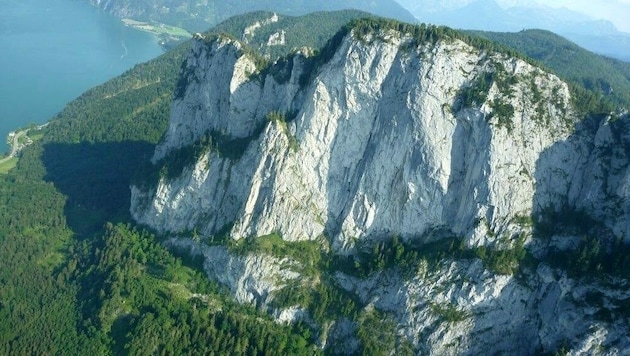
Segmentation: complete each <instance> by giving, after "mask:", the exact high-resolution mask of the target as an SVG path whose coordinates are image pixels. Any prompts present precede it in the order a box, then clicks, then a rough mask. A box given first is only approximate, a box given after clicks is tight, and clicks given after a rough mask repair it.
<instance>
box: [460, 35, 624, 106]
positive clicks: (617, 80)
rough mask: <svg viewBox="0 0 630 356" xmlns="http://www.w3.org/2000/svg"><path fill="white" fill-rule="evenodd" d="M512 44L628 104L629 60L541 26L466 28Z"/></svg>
mask: <svg viewBox="0 0 630 356" xmlns="http://www.w3.org/2000/svg"><path fill="white" fill-rule="evenodd" d="M467 32H468V33H470V34H471V35H474V36H479V37H482V38H487V39H490V40H492V41H495V42H498V43H501V44H503V45H505V46H507V47H509V48H513V49H515V50H516V51H518V52H519V53H522V54H523V55H525V56H527V57H529V58H533V59H535V60H537V61H539V62H540V63H542V64H543V65H545V66H546V67H548V68H551V69H552V70H553V71H554V73H556V74H557V75H558V76H560V77H562V78H565V80H570V81H573V82H576V83H579V84H581V85H583V86H584V87H585V88H588V89H590V90H592V91H594V92H599V93H600V94H602V95H606V96H607V97H608V98H609V99H610V100H611V101H614V102H615V103H617V104H618V105H619V104H620V105H622V106H625V107H629V106H630V63H627V62H622V61H620V60H616V59H612V58H606V57H603V56H600V55H597V54H595V53H592V52H589V51H587V50H585V49H583V48H581V47H579V46H578V45H576V44H574V43H572V42H570V41H568V40H566V39H564V38H562V37H560V36H558V35H556V34H554V33H552V32H549V31H544V30H524V31H520V32H514V33H511V32H485V31H467Z"/></svg>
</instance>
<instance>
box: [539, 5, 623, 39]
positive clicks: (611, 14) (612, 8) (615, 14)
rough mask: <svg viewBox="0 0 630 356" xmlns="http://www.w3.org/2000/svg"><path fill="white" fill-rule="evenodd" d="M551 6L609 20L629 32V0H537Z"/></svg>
mask: <svg viewBox="0 0 630 356" xmlns="http://www.w3.org/2000/svg"><path fill="white" fill-rule="evenodd" d="M537 2H538V3H540V4H544V5H547V6H551V7H566V8H568V9H571V10H575V11H578V12H581V13H584V14H587V15H590V16H592V17H595V18H603V19H606V20H609V21H611V22H612V23H614V24H615V26H617V28H618V29H619V30H621V31H624V32H630V0H546V1H537Z"/></svg>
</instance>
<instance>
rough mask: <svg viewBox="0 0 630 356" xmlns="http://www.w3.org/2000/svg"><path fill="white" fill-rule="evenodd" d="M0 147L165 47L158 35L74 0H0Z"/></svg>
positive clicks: (2, 147) (5, 145)
mask: <svg viewBox="0 0 630 356" xmlns="http://www.w3.org/2000/svg"><path fill="white" fill-rule="evenodd" d="M0 53H1V55H0V153H2V152H6V151H8V146H7V144H6V142H5V138H6V136H7V134H8V133H9V132H10V131H13V130H15V129H16V128H18V127H24V126H27V125H29V124H31V123H36V124H41V123H44V122H46V121H48V120H49V119H50V118H51V117H52V116H54V115H55V114H56V113H58V112H59V111H61V109H63V107H64V106H65V104H66V103H68V102H69V101H71V100H72V99H74V98H76V97H77V96H79V95H80V94H81V93H83V92H84V91H86V90H87V89H89V88H91V87H93V86H95V85H98V84H101V83H103V82H105V81H107V80H108V79H110V78H113V77H115V76H117V75H119V74H121V73H123V72H124V71H125V70H127V69H130V68H131V67H133V66H134V65H135V64H137V63H140V62H145V61H147V60H150V59H152V58H155V57H157V56H159V55H160V54H161V53H163V50H162V48H161V47H160V46H159V45H158V42H157V38H156V37H155V36H153V35H152V34H150V33H146V32H142V31H139V30H136V29H133V28H130V27H127V26H124V25H123V23H122V22H121V21H120V20H119V19H117V18H115V17H113V16H110V15H108V14H105V13H103V12H102V11H100V10H99V9H97V8H94V7H92V6H90V5H88V4H85V3H83V2H81V1H79V0H19V1H16V0H0Z"/></svg>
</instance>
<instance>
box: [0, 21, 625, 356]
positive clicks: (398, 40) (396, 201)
mask: <svg viewBox="0 0 630 356" xmlns="http://www.w3.org/2000/svg"><path fill="white" fill-rule="evenodd" d="M364 15H365V14H364V13H360V12H354V11H344V12H335V13H317V14H310V15H308V16H305V17H302V18H293V17H285V16H280V15H275V14H273V13H265V12H261V13H255V14H251V15H244V16H240V17H238V18H234V19H230V20H227V21H225V22H223V23H222V24H220V25H218V26H217V27H216V28H214V29H213V30H212V31H210V32H206V33H203V34H202V36H203V38H199V39H197V40H194V41H189V42H186V43H185V44H184V45H182V46H180V47H177V48H175V49H174V50H172V51H169V52H167V53H165V54H164V55H163V56H161V57H160V58H157V59H155V60H153V61H150V62H148V63H146V64H142V65H138V66H136V67H135V68H133V69H132V70H130V71H128V72H127V73H125V74H124V75H122V76H120V77H118V78H115V79H113V80H111V81H109V82H108V83H105V84H104V85H101V86H98V87H96V88H94V89H92V90H90V91H88V92H86V93H85V94H83V95H82V96H81V97H79V98H78V99H77V100H74V101H73V102H71V103H70V104H69V105H68V106H67V107H66V108H65V109H64V110H63V111H62V112H61V113H60V114H59V115H57V116H56V117H55V118H53V119H52V120H51V122H50V124H49V125H48V126H47V127H46V128H45V129H44V131H43V132H42V134H43V137H41V139H39V140H36V141H35V142H34V143H33V144H32V145H31V146H29V147H27V148H26V149H25V150H24V151H23V154H22V156H21V157H20V160H19V162H18V164H17V166H16V167H15V168H13V169H12V170H11V171H9V172H8V173H7V174H6V175H0V221H2V222H3V224H0V260H2V261H3V267H4V268H2V269H0V320H2V321H3V322H2V323H0V354H127V353H131V354H138V353H165V354H210V353H212V352H214V353H215V354H239V353H251V354H262V353H270V354H319V353H357V354H358V353H362V354H383V353H392V352H393V353H396V354H414V353H415V354H425V353H430V352H433V353H438V354H444V353H447V354H448V353H457V354H474V353H491V352H500V353H515V354H526V353H555V352H573V353H580V352H583V353H595V352H602V353H619V354H623V353H624V352H626V351H627V350H628V349H629V346H628V344H629V341H628V336H627V335H628V332H627V330H628V321H627V320H628V317H627V316H628V313H629V310H630V307H629V306H628V300H630V299H628V298H629V297H630V296H629V295H628V290H627V280H628V278H630V275H629V274H628V271H629V270H630V269H629V267H630V259H629V258H628V256H630V254H629V253H628V252H629V249H628V245H627V243H626V242H624V240H626V241H627V239H628V231H627V217H628V216H629V215H628V211H627V210H628V207H627V201H628V200H627V198H626V197H627V194H628V193H627V192H628V189H627V187H626V186H627V183H626V182H627V181H628V178H627V169H628V168H627V167H628V164H627V157H628V152H629V151H628V146H629V145H628V136H627V132H628V129H627V127H628V126H627V125H628V121H629V118H628V115H627V113H624V112H623V111H620V112H615V113H613V114H611V111H610V110H609V109H608V104H607V103H606V102H605V101H606V100H604V101H599V100H598V99H601V98H600V96H598V95H597V94H596V93H593V92H591V91H587V90H585V89H584V88H580V87H579V86H577V85H567V84H566V83H565V82H563V81H562V80H560V79H559V78H560V77H561V75H560V74H558V76H556V75H554V74H551V73H549V72H547V71H546V70H543V69H541V68H539V67H537V66H536V63H537V62H536V61H534V60H531V59H528V58H526V57H524V56H523V55H522V54H518V53H516V52H515V51H512V50H506V49H505V48H504V47H502V46H500V45H497V44H496V43H492V42H489V41H488V40H483V39H480V38H479V37H478V36H477V34H475V37H473V36H472V35H468V34H464V33H461V32H456V31H453V30H450V29H447V28H436V27H431V26H417V27H416V26H410V25H405V24H400V23H397V22H391V21H383V20H369V21H366V20H363V21H357V22H353V23H351V24H350V25H347V26H345V27H344V28H343V29H342V30H339V29H340V28H341V27H342V26H343V25H345V24H347V23H348V21H349V20H350V19H352V18H356V17H363V16H364ZM325 19H326V20H329V21H330V22H326V21H324V20H325ZM314 24H317V26H315V25H314ZM252 29H253V30H254V31H252ZM283 32H284V35H283ZM226 33H227V34H226ZM283 38H284V40H283ZM327 40H330V42H329V43H328V45H325V44H326V42H327ZM550 43H551V44H554V45H555V42H553V41H551V42H550ZM276 56H278V57H276ZM587 58H588V57H587ZM551 63H554V62H553V61H552V62H551ZM569 63H570V62H569ZM562 65H566V64H560V66H562ZM609 70H611V71H614V70H618V69H617V68H616V67H614V66H613V67H611V68H609ZM554 71H557V72H558V73H559V72H560V71H559V70H558V69H557V68H555V69H554ZM620 75H621V74H620ZM562 77H563V76H562ZM618 90H621V89H617V88H615V91H618ZM237 99H238V100H237ZM248 112H249V113H251V114H252V115H251V116H248V115H246V113H248ZM180 124H181V125H180ZM215 128H216V129H215ZM208 129H209V130H208ZM300 182H301V183H304V184H299V183H300ZM213 183H217V184H213ZM294 183H295V184H296V185H294ZM130 187H133V191H132V190H131V189H130ZM176 191H178V192H179V194H176V193H175V192H176ZM221 192H224V194H221ZM132 193H133V194H132ZM154 193H155V194H154ZM169 196H171V197H173V199H172V200H169V199H167V197H169ZM195 197H197V198H198V199H195ZM208 198H216V199H215V200H209V199H208ZM132 199H133V200H132ZM218 201H220V202H222V204H221V205H219V204H218V203H217V202H218ZM161 204H163V205H161ZM199 206H201V207H202V209H197V207H199ZM213 211H214V212H216V211H219V213H217V214H212V212H213ZM242 212H245V213H247V212H254V213H257V214H254V215H248V214H241V213H242ZM322 212H324V213H322ZM131 213H133V215H134V216H135V217H136V218H137V219H138V220H139V221H144V222H145V223H146V225H145V224H138V223H137V222H135V221H134V220H133V219H132V216H131ZM154 213H155V214H154ZM258 213H260V214H258ZM165 215H167V216H170V218H171V219H170V220H169V219H167V218H166V217H165ZM232 217H236V219H234V221H233V222H234V224H232V223H231V222H232V221H230V220H231V218H232ZM188 220H189V222H190V225H188ZM221 220H227V221H229V223H228V224H225V225H223V226H219V225H221V224H220V223H219V222H220V221H221ZM440 222H444V224H440ZM436 223H438V224H439V225H438V226H435V224H436ZM151 227H152V228H151ZM269 231H271V232H270V233H269V234H266V235H265V236H257V235H259V234H264V233H267V232H269ZM322 231H323V232H324V233H322V234H318V232H322ZM294 232H295V233H294ZM239 237H241V238H239ZM164 246H168V247H169V249H166V248H165V247H164ZM208 276H209V277H210V278H208ZM33 325H36V326H37V327H33ZM322 349H323V350H322Z"/></svg>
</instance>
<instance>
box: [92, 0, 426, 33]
mask: <svg viewBox="0 0 630 356" xmlns="http://www.w3.org/2000/svg"><path fill="white" fill-rule="evenodd" d="M87 1H88V2H89V3H90V4H92V5H95V6H98V7H100V8H102V9H104V10H105V11H107V12H109V13H111V14H113V15H115V16H118V17H120V18H131V19H134V20H140V21H148V22H157V23H163V24H168V25H173V26H178V27H182V28H184V29H186V30H188V31H191V32H197V31H206V30H207V29H209V28H210V27H212V26H214V25H216V24H218V23H219V22H221V21H223V20H226V19H228V18H230V17H232V16H235V15H240V14H244V13H247V12H252V11H276V12H279V13H281V14H284V15H293V16H296V15H304V14H307V13H311V12H316V11H334V10H345V9H355V10H361V11H366V12H369V13H372V14H376V15H379V16H383V17H389V18H393V19H397V20H400V21H404V22H416V19H415V18H414V16H413V15H412V14H411V13H410V12H409V11H407V10H406V9H405V8H403V7H402V6H401V5H399V4H398V3H397V2H396V1H394V0H369V1H368V0H337V1H306V0H224V1H217V0H202V1H192V0H134V1H131V0H87Z"/></svg>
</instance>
